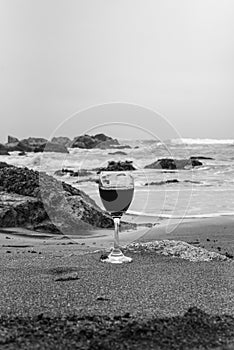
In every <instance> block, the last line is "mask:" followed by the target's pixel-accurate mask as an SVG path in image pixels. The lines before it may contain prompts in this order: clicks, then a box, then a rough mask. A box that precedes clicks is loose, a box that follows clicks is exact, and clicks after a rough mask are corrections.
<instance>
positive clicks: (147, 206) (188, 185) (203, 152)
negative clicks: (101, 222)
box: [1, 139, 234, 222]
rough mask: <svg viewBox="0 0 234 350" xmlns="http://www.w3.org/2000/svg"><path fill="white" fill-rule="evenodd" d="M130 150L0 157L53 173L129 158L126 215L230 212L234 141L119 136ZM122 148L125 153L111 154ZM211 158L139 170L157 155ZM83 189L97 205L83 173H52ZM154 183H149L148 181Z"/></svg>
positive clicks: (232, 212) (233, 189)
mask: <svg viewBox="0 0 234 350" xmlns="http://www.w3.org/2000/svg"><path fill="white" fill-rule="evenodd" d="M121 143H122V144H128V145H130V146H131V147H132V148H131V149H121V150H116V149H108V150H100V149H93V150H82V149H70V153H69V154H59V153H49V152H48V153H28V154H27V155H26V156H18V152H12V153H11V155H10V156H1V161H6V162H7V163H9V164H13V165H17V166H26V167H28V168H30V169H34V170H39V171H46V172H47V173H48V174H50V175H54V172H55V171H56V170H59V169H62V168H67V169H71V170H75V171H77V170H79V169H88V170H91V169H94V168H98V167H102V166H106V165H107V163H108V161H110V160H116V161H117V160H122V161H123V160H132V161H133V164H134V166H135V167H136V168H137V170H136V171H133V172H132V175H133V176H134V180H135V191H134V199H133V202H132V204H131V206H130V208H129V211H128V214H131V215H133V216H134V217H141V218H144V220H147V221H151V222H156V221H157V220H160V219H162V218H200V217H213V216H222V215H234V140H210V139H205V140H201V139H174V140H167V141H165V143H161V142H156V141H154V140H146V141H144V140H121ZM116 151H122V152H125V153H126V155H113V154H110V153H113V152H116ZM191 156H203V157H210V158H212V159H204V160H203V159H202V160H201V162H202V163H203V165H202V166H201V167H197V168H194V169H189V168H188V169H186V170H175V171H172V170H170V171H166V170H154V169H144V166H145V165H148V164H150V163H152V162H154V161H156V160H157V159H158V158H164V157H167V158H176V159H182V158H189V157H191ZM57 178H58V179H61V180H63V181H65V182H67V183H70V184H72V185H73V186H75V187H78V188H80V189H82V190H84V191H85V192H86V193H88V194H89V195H90V196H91V197H92V198H93V199H94V200H95V201H96V202H97V204H98V205H100V206H102V204H101V201H100V198H99V192H98V186H97V184H96V183H95V182H94V181H92V180H94V179H95V178H97V175H96V173H95V172H93V173H92V175H90V176H87V177H79V178H77V177H71V176H69V175H65V176H62V177H59V176H57ZM152 183H153V184H152Z"/></svg>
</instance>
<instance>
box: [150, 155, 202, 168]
mask: <svg viewBox="0 0 234 350" xmlns="http://www.w3.org/2000/svg"><path fill="white" fill-rule="evenodd" d="M197 166H202V162H200V161H199V160H197V159H172V158H162V159H158V160H156V161H155V162H153V163H151V164H148V165H146V166H145V169H170V170H173V169H178V170H180V169H188V168H194V167H197Z"/></svg>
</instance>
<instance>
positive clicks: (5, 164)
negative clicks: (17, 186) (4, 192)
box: [0, 162, 13, 169]
mask: <svg viewBox="0 0 234 350" xmlns="http://www.w3.org/2000/svg"><path fill="white" fill-rule="evenodd" d="M10 167H13V165H10V164H7V163H5V162H0V169H1V168H10Z"/></svg>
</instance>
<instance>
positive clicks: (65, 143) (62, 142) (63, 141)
mask: <svg viewBox="0 0 234 350" xmlns="http://www.w3.org/2000/svg"><path fill="white" fill-rule="evenodd" d="M51 142H53V143H57V144H59V145H63V146H65V147H70V145H71V143H72V141H71V140H70V139H69V137H66V136H58V137H53V138H52V140H51Z"/></svg>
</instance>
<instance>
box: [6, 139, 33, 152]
mask: <svg viewBox="0 0 234 350" xmlns="http://www.w3.org/2000/svg"><path fill="white" fill-rule="evenodd" d="M6 147H7V149H8V151H10V152H13V151H18V152H33V150H34V148H33V147H31V146H30V145H29V143H28V142H27V140H22V141H18V142H12V143H7V144H6Z"/></svg>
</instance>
